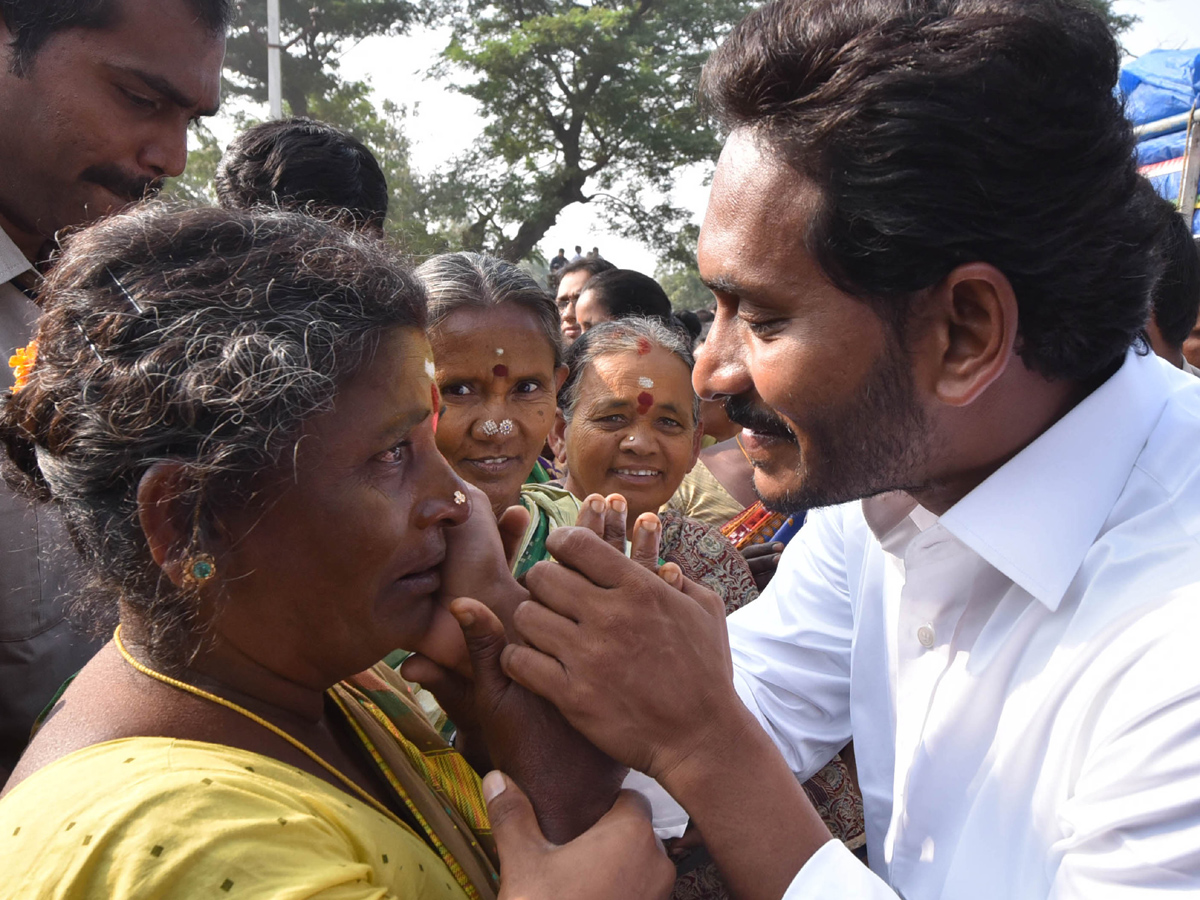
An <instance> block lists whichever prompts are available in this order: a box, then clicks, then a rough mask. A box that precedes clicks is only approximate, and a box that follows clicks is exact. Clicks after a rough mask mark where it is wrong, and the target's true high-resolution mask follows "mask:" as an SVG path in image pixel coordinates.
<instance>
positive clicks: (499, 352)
mask: <svg viewBox="0 0 1200 900" xmlns="http://www.w3.org/2000/svg"><path fill="white" fill-rule="evenodd" d="M496 355H497V356H503V355H504V348H503V347H497V348H496Z"/></svg>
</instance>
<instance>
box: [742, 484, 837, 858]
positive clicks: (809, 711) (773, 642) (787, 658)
mask: <svg viewBox="0 0 1200 900" xmlns="http://www.w3.org/2000/svg"><path fill="white" fill-rule="evenodd" d="M846 512H847V508H846V507H833V508H831V509H827V510H819V511H815V512H812V513H810V514H809V518H808V521H807V522H805V524H804V527H803V528H801V529H800V532H799V533H798V534H797V535H796V537H795V538H793V539H792V541H791V542H790V543H789V544H788V546H787V549H786V550H785V551H784V553H783V558H782V559H781V560H780V563H779V569H778V571H777V572H776V573H775V577H774V578H773V579H772V580H771V583H770V585H768V587H767V589H766V591H764V593H763V595H762V596H761V597H759V598H758V600H756V601H754V602H753V603H750V604H748V605H747V606H744V607H743V608H742V609H740V610H738V611H737V612H735V613H734V614H733V615H732V616H730V617H729V620H728V624H729V642H730V648H731V650H732V653H733V666H734V683H735V686H736V688H737V691H738V694H739V695H740V696H741V698H742V701H743V702H744V703H745V704H746V706H747V707H748V708H749V709H750V711H751V712H752V713H754V715H755V716H756V717H757V718H758V720H759V722H761V723H762V725H763V728H765V729H766V731H767V733H768V734H770V736H771V738H772V739H773V740H774V741H775V744H776V746H778V747H779V749H780V752H781V753H782V754H783V756H784V758H785V759H786V760H787V763H788V765H789V766H790V767H791V769H792V771H794V772H796V773H797V775H799V776H800V777H801V778H803V779H806V778H809V777H811V776H812V775H813V774H815V773H816V772H817V771H819V770H820V769H821V767H822V766H824V765H825V764H826V763H827V762H828V761H829V760H830V759H831V758H832V757H833V755H834V754H835V753H837V752H838V751H839V750H841V748H842V747H844V746H845V745H846V742H847V741H849V740H850V650H851V639H852V636H853V632H854V621H853V619H854V617H853V613H852V606H851V601H850V595H849V587H848V582H847V577H846V547H845V541H844V538H843V531H844V528H843V525H844V516H845V515H846ZM859 865H861V863H860V864H859Z"/></svg>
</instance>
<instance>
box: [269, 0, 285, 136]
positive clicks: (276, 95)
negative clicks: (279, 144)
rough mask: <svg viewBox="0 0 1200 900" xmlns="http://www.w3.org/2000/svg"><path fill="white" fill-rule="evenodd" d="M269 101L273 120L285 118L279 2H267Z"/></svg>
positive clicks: (275, 0) (270, 0)
mask: <svg viewBox="0 0 1200 900" xmlns="http://www.w3.org/2000/svg"><path fill="white" fill-rule="evenodd" d="M267 99H268V101H269V102H270V105H271V118H272V119H282V118H283V84H282V77H281V69H280V64H279V0H267Z"/></svg>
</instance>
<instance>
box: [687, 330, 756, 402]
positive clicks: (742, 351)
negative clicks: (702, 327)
mask: <svg viewBox="0 0 1200 900" xmlns="http://www.w3.org/2000/svg"><path fill="white" fill-rule="evenodd" d="M692 386H693V387H694V388H695V390H696V393H697V394H698V395H699V396H700V399H702V400H721V399H724V398H725V397H732V396H736V395H738V394H744V393H746V391H748V390H750V389H751V388H752V387H753V386H754V381H753V379H752V378H751V377H750V370H749V367H748V366H747V365H746V347H745V345H744V343H743V342H742V338H741V335H740V333H739V329H738V326H737V318H736V317H734V316H731V315H728V314H725V313H722V312H721V311H720V308H719V307H718V311H717V316H716V318H715V319H714V320H713V324H712V328H711V329H710V330H709V332H708V338H707V340H705V342H704V351H703V352H702V353H700V354H699V355H698V356H697V358H696V367H695V369H693V370H692Z"/></svg>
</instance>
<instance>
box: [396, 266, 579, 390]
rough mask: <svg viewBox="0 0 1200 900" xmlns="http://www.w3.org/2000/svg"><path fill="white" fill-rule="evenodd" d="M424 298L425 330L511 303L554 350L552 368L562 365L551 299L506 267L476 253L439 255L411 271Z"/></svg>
mask: <svg viewBox="0 0 1200 900" xmlns="http://www.w3.org/2000/svg"><path fill="white" fill-rule="evenodd" d="M417 276H418V277H419V278H420V279H421V280H422V281H424V282H425V290H426V291H427V292H428V293H429V327H430V329H431V330H434V329H436V328H437V327H438V324H439V323H440V322H441V321H442V320H443V319H445V318H446V317H447V316H449V315H450V314H451V313H453V312H456V311H457V310H460V309H464V308H472V309H482V308H486V307H489V306H500V305H501V304H504V303H513V304H516V305H517V306H522V307H524V308H525V309H527V310H529V311H530V312H531V313H533V315H534V318H535V319H536V320H537V323H538V326H539V327H540V328H541V330H542V332H543V334H544V335H545V337H546V340H547V341H549V342H550V346H551V347H552V348H553V349H554V365H555V367H556V368H557V367H558V366H561V365H562V363H563V344H562V331H561V329H560V328H559V316H558V307H557V306H555V305H554V298H552V297H551V296H550V295H549V294H547V293H546V292H545V291H544V290H542V289H541V288H540V287H538V283H537V282H536V281H534V280H533V278H532V277H531V276H530V275H528V274H527V273H525V272H523V271H521V270H520V269H518V268H517V267H516V266H514V265H513V264H512V263H510V262H507V261H505V260H503V259H498V258H497V257H495V256H485V255H484V254H482V253H443V254H441V255H439V256H434V257H431V258H430V259H428V260H426V261H425V262H424V263H422V264H421V265H420V266H418V267H417Z"/></svg>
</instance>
